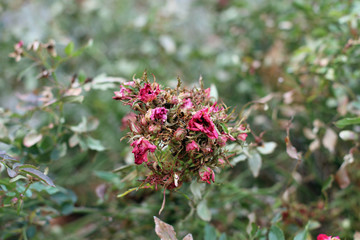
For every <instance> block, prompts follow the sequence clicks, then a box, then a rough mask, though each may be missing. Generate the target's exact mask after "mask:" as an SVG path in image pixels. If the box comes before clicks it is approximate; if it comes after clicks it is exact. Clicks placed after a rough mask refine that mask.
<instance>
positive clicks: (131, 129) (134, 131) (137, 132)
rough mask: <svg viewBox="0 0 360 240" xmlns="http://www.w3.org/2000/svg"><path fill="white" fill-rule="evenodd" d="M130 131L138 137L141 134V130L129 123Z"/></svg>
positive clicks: (134, 124)
mask: <svg viewBox="0 0 360 240" xmlns="http://www.w3.org/2000/svg"><path fill="white" fill-rule="evenodd" d="M129 128H130V131H131V132H133V133H134V134H135V135H138V134H140V133H141V132H142V130H141V128H140V127H139V126H138V125H137V124H136V123H134V122H130V123H129Z"/></svg>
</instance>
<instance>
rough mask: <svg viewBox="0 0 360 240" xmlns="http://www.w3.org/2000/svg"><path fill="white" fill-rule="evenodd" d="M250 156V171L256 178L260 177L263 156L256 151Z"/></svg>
mask: <svg viewBox="0 0 360 240" xmlns="http://www.w3.org/2000/svg"><path fill="white" fill-rule="evenodd" d="M249 154H250V155H249V157H248V164H249V167H250V170H251V172H252V174H253V176H254V177H258V176H259V172H260V168H261V165H262V160H261V155H260V154H259V153H258V152H256V151H252V152H250V153H249Z"/></svg>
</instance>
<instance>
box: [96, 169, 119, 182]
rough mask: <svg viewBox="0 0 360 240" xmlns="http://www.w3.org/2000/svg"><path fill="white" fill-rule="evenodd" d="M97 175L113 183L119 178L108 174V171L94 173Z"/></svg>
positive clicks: (113, 174) (110, 173)
mask: <svg viewBox="0 0 360 240" xmlns="http://www.w3.org/2000/svg"><path fill="white" fill-rule="evenodd" d="M94 173H95V175H96V176H97V177H99V178H101V179H103V180H105V181H107V182H111V181H112V180H114V179H117V178H119V176H118V175H117V174H115V173H112V172H106V171H94Z"/></svg>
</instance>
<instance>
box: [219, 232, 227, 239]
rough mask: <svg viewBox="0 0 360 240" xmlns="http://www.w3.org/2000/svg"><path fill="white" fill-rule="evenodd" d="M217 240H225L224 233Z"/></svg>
mask: <svg viewBox="0 0 360 240" xmlns="http://www.w3.org/2000/svg"><path fill="white" fill-rule="evenodd" d="M219 240H227V237H226V233H222V234H221V235H220V238H219Z"/></svg>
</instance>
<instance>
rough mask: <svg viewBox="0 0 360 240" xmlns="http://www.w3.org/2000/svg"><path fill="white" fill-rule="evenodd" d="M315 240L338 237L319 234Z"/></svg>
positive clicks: (336, 239) (335, 239)
mask: <svg viewBox="0 0 360 240" xmlns="http://www.w3.org/2000/svg"><path fill="white" fill-rule="evenodd" d="M316 240H340V238H339V237H332V236H327V235H326V234H319V235H318V236H317V238H316Z"/></svg>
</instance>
